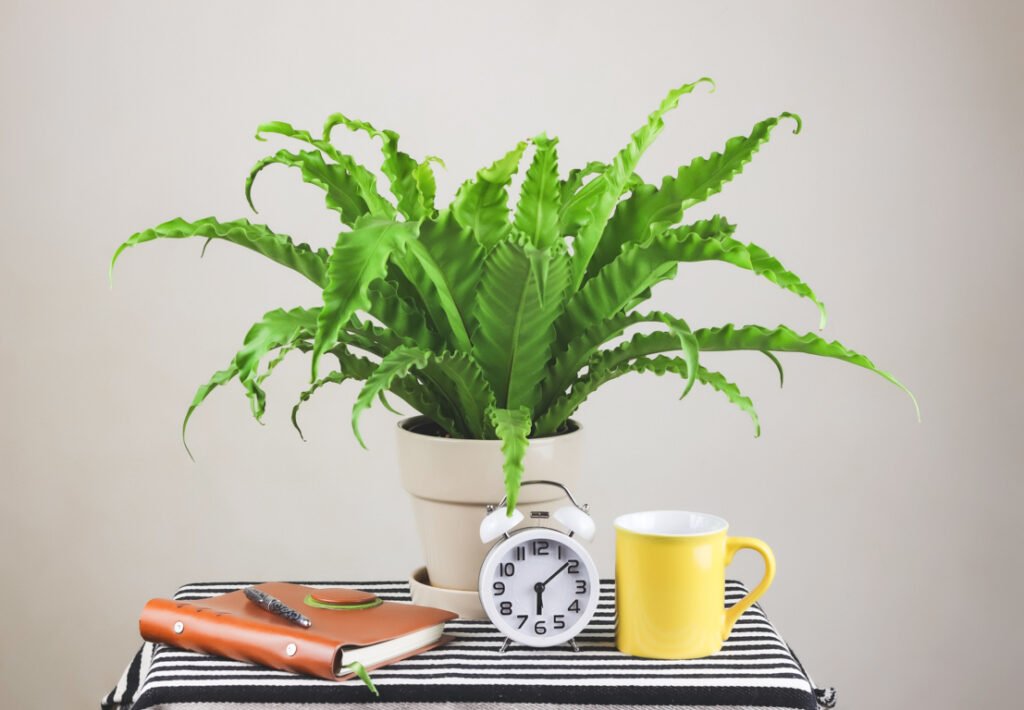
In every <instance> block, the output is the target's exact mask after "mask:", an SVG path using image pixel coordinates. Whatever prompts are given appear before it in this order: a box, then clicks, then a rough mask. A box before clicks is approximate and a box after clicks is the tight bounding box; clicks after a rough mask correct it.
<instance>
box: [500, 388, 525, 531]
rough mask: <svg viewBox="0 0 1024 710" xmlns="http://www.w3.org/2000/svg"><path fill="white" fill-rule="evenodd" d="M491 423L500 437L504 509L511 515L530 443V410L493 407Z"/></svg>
mask: <svg viewBox="0 0 1024 710" xmlns="http://www.w3.org/2000/svg"><path fill="white" fill-rule="evenodd" d="M491 423H492V424H493V425H494V432H495V434H496V435H497V437H498V438H499V439H501V453H502V455H503V456H504V457H505V462H504V464H503V465H502V471H503V472H504V474H505V495H506V496H507V505H506V507H505V510H506V512H507V513H508V515H509V517H511V516H512V511H514V510H515V509H516V503H517V502H518V500H519V486H520V484H521V483H522V480H523V471H524V468H523V459H524V458H525V457H526V449H527V447H528V446H529V445H530V442H529V440H528V439H527V437H528V436H529V435H530V430H531V429H532V424H531V422H530V410H529V409H527V408H526V407H518V408H516V409H503V408H500V407H493V408H491Z"/></svg>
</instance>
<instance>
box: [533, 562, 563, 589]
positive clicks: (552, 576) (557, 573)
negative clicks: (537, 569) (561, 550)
mask: <svg viewBox="0 0 1024 710" xmlns="http://www.w3.org/2000/svg"><path fill="white" fill-rule="evenodd" d="M568 566H569V563H568V562H566V563H565V564H564V565H562V566H561V567H559V568H558V569H556V570H555V573H554V574H553V575H551V576H550V577H548V578H547V579H545V580H544V581H543V582H541V583H540V586H541V587H542V588H543V587H545V586H546V585H547V583H548V582H550V581H551V580H552V579H554V578H555V577H557V576H558V575H559V574H560V573H561V571H562V570H563V569H565V568H566V567H568Z"/></svg>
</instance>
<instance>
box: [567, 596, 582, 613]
mask: <svg viewBox="0 0 1024 710" xmlns="http://www.w3.org/2000/svg"><path fill="white" fill-rule="evenodd" d="M568 611H575V612H576V613H577V614H579V613H580V600H579V599H573V600H572V604H570V605H569V609H568Z"/></svg>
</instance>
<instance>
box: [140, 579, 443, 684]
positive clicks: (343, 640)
mask: <svg viewBox="0 0 1024 710" xmlns="http://www.w3.org/2000/svg"><path fill="white" fill-rule="evenodd" d="M256 588H257V589H260V590H262V591H264V592H266V593H268V594H271V595H273V596H274V597H276V598H277V599H279V600H281V601H282V602H284V603H285V604H287V605H288V606H289V607H291V608H292V609H295V610H297V611H299V612H301V613H302V614H303V615H304V616H306V617H307V618H308V619H309V620H310V621H311V622H312V624H311V625H310V626H309V628H304V627H302V626H300V625H298V624H296V623H294V622H291V621H288V620H287V619H284V618H282V617H281V616H278V615H277V614H274V613H272V612H269V611H266V610H265V609H263V608H262V607H261V606H259V605H258V604H256V603H255V602H252V601H250V600H249V599H248V598H247V597H246V596H245V593H244V592H243V591H242V590H239V591H237V592H231V593H229V594H221V595H219V596H216V597H209V598H207V599H197V600H195V601H174V600H172V599H152V600H150V601H149V602H148V603H147V604H146V606H145V608H144V609H143V610H142V616H141V617H140V618H139V631H140V632H141V633H142V637H143V638H144V639H146V640H147V641H154V642H158V643H165V644H168V645H170V646H177V647H178V648H184V649H187V650H190V651H198V652H200V653H208V654H213V655H216V656H224V657H225V658H232V659H235V660H237V661H246V662H248V663H258V664H260V665H264V666H269V667H271V668H277V669H279V670H283V671H291V672H293V673H307V674H309V675H314V676H318V677H320V678H326V679H328V680H347V679H348V678H351V677H353V675H354V674H353V673H352V671H350V670H349V669H348V668H346V666H347V665H349V664H351V663H353V662H359V663H361V664H362V665H363V666H364V667H365V668H366V669H367V670H373V669H374V668H379V667H381V666H385V665H388V664H389V663H394V662H395V661H399V660H401V659H403V658H408V657H410V656H414V655H416V654H417V653H420V652H422V651H426V650H428V649H430V648H434V647H435V646H439V645H441V644H443V643H446V642H448V641H450V640H451V637H450V636H445V635H444V624H445V622H446V621H448V620H450V619H454V618H456V614H453V613H451V612H450V611H444V610H443V609H434V608H433V607H426V606H418V605H415V604H402V603H399V602H386V601H381V600H380V599H378V598H377V597H376V595H374V594H372V593H370V592H363V591H360V590H357V589H342V588H336V589H314V588H312V587H304V586H302V585H298V584H288V583H286V582H267V583H266V584H260V585H256Z"/></svg>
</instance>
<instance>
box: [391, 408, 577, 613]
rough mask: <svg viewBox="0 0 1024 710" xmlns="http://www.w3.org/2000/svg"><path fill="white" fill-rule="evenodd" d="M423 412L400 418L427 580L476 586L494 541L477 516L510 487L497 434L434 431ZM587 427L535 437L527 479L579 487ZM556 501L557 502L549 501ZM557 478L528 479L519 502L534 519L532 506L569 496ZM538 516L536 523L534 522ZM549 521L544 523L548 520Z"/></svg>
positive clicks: (403, 463)
mask: <svg viewBox="0 0 1024 710" xmlns="http://www.w3.org/2000/svg"><path fill="white" fill-rule="evenodd" d="M435 432H436V427H435V426H434V425H433V424H432V423H431V422H430V420H429V419H427V418H426V417H412V418H410V419H405V420H403V421H401V422H399V424H398V464H399V469H400V473H401V478H402V486H403V487H404V488H405V490H406V491H408V492H409V494H410V495H411V496H412V503H413V511H414V513H415V516H416V526H417V529H418V531H419V537H420V542H421V543H422V545H423V553H424V555H425V557H426V563H427V564H426V568H427V569H426V571H427V578H428V579H427V580H423V579H422V573H420V578H419V579H417V580H416V581H417V582H418V583H419V584H421V585H422V584H423V582H426V584H427V585H429V586H430V587H433V588H435V589H441V590H443V589H450V590H461V591H463V592H467V591H472V592H474V594H475V592H476V588H477V578H478V577H479V575H480V565H481V563H482V562H483V559H484V555H486V553H487V551H488V550H489V549H490V547H491V546H490V545H484V544H482V543H481V542H480V536H479V532H478V531H479V529H480V521H481V520H483V518H484V516H485V515H486V514H487V510H486V507H487V506H488V505H497V504H498V502H499V501H501V499H502V497H503V496H504V495H505V486H504V479H503V475H502V471H501V466H502V462H503V460H504V459H503V457H502V455H501V442H500V441H483V440H472V439H451V438H447V437H444V436H438V435H435ZM581 440H582V431H580V427H579V425H578V424H577V423H576V422H572V421H570V431H569V432H567V433H565V434H559V435H557V436H550V437H544V438H542V439H531V440H530V447H529V448H528V449H527V451H526V459H525V461H524V464H525V474H524V475H523V480H524V481H531V480H547V481H557V482H558V483H561V484H563V485H565V486H566V487H567V488H568V489H569V490H570V491H573V492H575V491H576V489H577V487H578V485H579V483H580V479H581V477H582V473H583V471H582V465H583V464H582V453H583V450H582V441H581ZM552 501H554V502H555V503H554V505H552V504H551V503H552ZM560 501H564V497H563V495H562V493H560V492H559V491H558V489H556V488H555V487H553V486H529V487H527V488H524V489H523V490H522V493H521V494H520V496H519V504H518V507H519V509H520V510H521V511H522V512H523V513H524V514H525V515H526V520H525V521H524V523H523V524H524V525H529V524H531V523H530V511H532V510H548V509H550V508H555V507H557V506H559V505H562V504H564V503H560ZM533 524H535V523H533ZM551 524H552V523H550V522H549V521H545V525H551Z"/></svg>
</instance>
